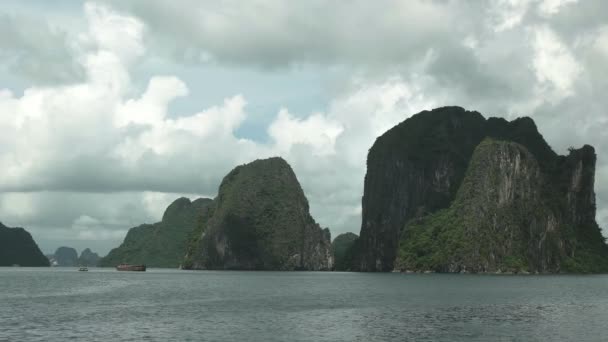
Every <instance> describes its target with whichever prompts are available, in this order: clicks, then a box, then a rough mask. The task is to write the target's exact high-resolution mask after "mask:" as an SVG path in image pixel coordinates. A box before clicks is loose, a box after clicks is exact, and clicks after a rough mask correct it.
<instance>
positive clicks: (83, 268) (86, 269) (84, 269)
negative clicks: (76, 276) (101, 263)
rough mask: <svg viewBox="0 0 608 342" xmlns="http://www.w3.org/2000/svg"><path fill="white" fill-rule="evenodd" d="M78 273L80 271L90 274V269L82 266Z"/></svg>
mask: <svg viewBox="0 0 608 342" xmlns="http://www.w3.org/2000/svg"><path fill="white" fill-rule="evenodd" d="M78 271H79V272H88V271H89V269H88V268H86V266H81V267H80V268H79V269H78Z"/></svg>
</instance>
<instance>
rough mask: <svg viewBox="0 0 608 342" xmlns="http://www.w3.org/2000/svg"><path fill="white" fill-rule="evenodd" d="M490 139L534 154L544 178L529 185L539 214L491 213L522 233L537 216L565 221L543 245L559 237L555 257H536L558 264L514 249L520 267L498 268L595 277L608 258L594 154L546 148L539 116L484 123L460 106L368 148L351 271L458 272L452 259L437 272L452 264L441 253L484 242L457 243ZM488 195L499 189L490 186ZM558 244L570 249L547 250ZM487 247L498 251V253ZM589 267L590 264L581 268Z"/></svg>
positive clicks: (419, 118)
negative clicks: (466, 192)
mask: <svg viewBox="0 0 608 342" xmlns="http://www.w3.org/2000/svg"><path fill="white" fill-rule="evenodd" d="M488 137H489V138H492V139H496V140H499V141H505V142H511V143H517V144H519V145H520V146H522V147H523V148H524V149H525V150H526V153H525V155H528V154H529V155H531V156H532V157H531V158H532V159H533V160H534V163H535V165H537V169H538V172H539V174H540V176H539V177H538V178H536V181H535V182H532V183H530V186H531V187H533V188H534V189H535V193H536V194H537V195H538V199H539V201H537V202H535V203H534V206H532V205H530V206H529V207H531V208H535V210H532V211H525V210H523V209H524V208H519V207H518V206H517V205H513V206H512V207H511V209H509V210H503V211H504V212H500V213H499V211H498V210H496V209H495V208H490V209H489V210H491V211H492V212H493V213H495V214H496V215H505V218H501V219H504V220H506V221H507V222H510V223H511V225H515V226H516V225H519V227H522V225H526V224H528V223H529V222H528V221H527V220H530V219H534V218H536V219H539V220H541V221H542V222H543V223H546V222H545V221H546V220H547V219H549V218H551V219H552V220H554V221H555V222H557V223H555V222H553V223H550V224H551V225H553V224H554V223H555V224H556V225H557V226H556V229H557V232H556V233H547V235H546V236H544V238H546V239H556V240H559V242H556V243H555V244H550V243H549V244H547V245H546V246H547V247H548V248H549V249H548V250H542V251H537V252H538V253H541V254H542V255H544V258H549V259H551V260H545V259H543V257H540V256H539V255H536V254H534V255H527V254H526V255H521V254H520V253H519V252H516V251H514V250H513V251H512V252H513V253H514V254H515V255H517V256H513V257H510V256H508V255H505V256H504V258H503V259H504V260H503V261H505V260H506V261H507V262H508V264H509V265H511V266H513V267H511V266H509V265H502V264H501V265H497V264H496V263H494V264H493V265H494V266H497V267H500V268H505V269H515V268H517V267H519V266H521V265H523V264H525V263H526V262H528V261H530V260H532V259H537V260H541V259H542V260H544V261H546V262H549V263H550V264H551V265H552V266H547V265H537V264H533V265H528V266H526V267H523V266H522V267H520V269H521V270H525V269H538V268H539V267H540V269H545V268H546V267H548V268H551V269H552V270H553V271H558V270H559V271H585V270H586V269H589V268H593V269H594V271H597V270H598V266H597V265H602V264H603V261H602V262H600V261H601V260H604V259H603V258H604V257H603V256H601V255H604V252H603V250H605V248H604V246H605V243H604V241H603V238H601V234H600V231H599V228H598V227H597V224H596V223H595V201H594V199H595V194H594V193H593V186H594V184H593V182H594V173H595V153H594V150H593V148H592V147H590V146H584V147H583V148H581V149H571V151H570V154H569V155H568V156H558V155H557V154H556V153H555V152H554V151H553V150H552V149H551V147H550V146H549V145H548V144H547V143H546V142H545V140H544V138H543V137H542V135H541V134H540V133H539V132H538V129H537V127H536V125H535V123H534V121H533V120H532V119H530V118H526V117H524V118H519V119H516V120H513V121H507V120H504V119H499V118H490V119H487V120H486V119H485V118H484V117H483V116H482V115H481V114H479V113H477V112H470V111H466V110H464V109H463V108H460V107H443V108H438V109H434V110H432V111H424V112H421V113H419V114H416V115H414V116H412V117H411V118H409V119H407V120H405V121H403V122H402V123H400V124H399V125H397V126H395V127H393V128H392V129H390V130H389V131H387V132H386V133H385V134H383V135H382V136H380V137H379V138H378V139H377V140H376V142H375V143H374V145H373V146H372V148H371V149H370V152H369V154H368V159H367V167H368V169H367V174H366V176H365V186H364V196H363V201H362V209H363V212H362V225H361V234H360V238H359V240H358V242H357V247H356V248H353V251H355V255H354V257H353V265H352V266H353V268H355V269H360V270H363V271H390V270H393V269H394V268H400V267H403V261H404V260H406V259H407V260H409V261H408V265H409V266H411V265H412V264H417V265H418V266H416V267H415V268H416V269H423V268H429V269H435V270H445V269H446V268H447V269H451V270H454V269H457V268H458V267H457V266H455V265H457V264H458V262H455V261H454V260H453V259H450V260H449V262H451V263H452V264H450V265H447V264H443V266H441V267H439V266H437V265H439V264H442V263H444V262H446V259H445V258H443V256H446V255H448V254H449V255H452V256H454V257H456V255H455V254H453V253H451V252H450V251H455V250H458V251H462V248H464V249H465V250H466V248H468V247H471V243H470V240H471V239H478V236H475V237H471V236H464V237H462V236H461V237H462V238H459V236H460V235H462V234H460V233H459V232H460V231H461V230H463V229H465V228H466V229H469V227H470V224H469V223H468V222H467V221H466V220H465V218H466V215H464V214H463V212H462V210H461V208H458V207H457V206H456V204H457V203H456V202H455V200H456V198H457V195H458V193H459V192H462V189H463V187H466V188H467V189H472V188H474V187H475V186H476V184H475V180H474V181H473V183H472V184H468V185H466V184H463V182H464V181H465V175H466V174H467V173H468V172H469V171H470V167H471V162H472V158H473V153H474V151H475V150H476V148H477V147H478V146H480V144H481V143H482V141H483V140H484V139H486V138H488ZM503 166H505V165H503ZM497 174H498V173H497ZM487 190H488V193H489V192H491V189H487ZM480 196H481V195H480ZM479 198H482V197H479ZM471 201H472V199H468V200H463V201H461V202H462V203H471ZM480 201H481V200H480ZM472 202H475V201H472ZM517 210H522V212H519V213H518V215H520V216H521V217H520V218H521V220H519V219H512V217H513V215H514V213H515V212H516V211H517ZM497 217H498V216H497ZM447 223H450V224H447ZM546 224H548V223H546ZM426 228H428V229H426ZM461 228H462V229H461ZM511 228H512V231H515V229H514V228H513V227H511ZM466 229H465V230H466ZM479 229H480V230H479V232H478V234H486V233H487V234H490V235H491V236H494V240H495V241H498V240H499V239H500V232H488V231H483V230H481V228H479ZM539 229H540V228H539ZM539 231H540V230H539ZM459 234H460V235H459ZM518 236H519V235H518ZM505 238H508V239H510V240H509V241H511V242H512V243H513V244H514V245H516V244H517V243H518V242H517V241H515V240H513V239H514V237H512V236H509V237H505ZM518 238H519V239H521V241H520V242H521V244H523V245H525V244H526V243H531V242H530V241H531V240H530V239H535V238H538V236H530V235H528V236H526V235H525V234H524V235H521V236H519V237H518ZM443 243H445V245H443ZM560 244H564V246H562V247H560V248H559V251H555V250H552V249H551V248H552V247H549V246H554V245H560ZM400 245H401V246H400ZM475 248H477V247H475ZM480 248H481V247H480ZM484 248H485V249H489V250H491V248H492V247H487V246H486V247H484ZM482 249H483V248H482ZM477 251H479V250H478V249H475V252H477ZM537 252H535V253H537ZM522 253H524V252H522ZM525 253H528V249H526V252H525ZM564 253H565V254H564ZM398 254H399V257H398ZM558 254H559V256H558ZM588 254H589V255H588ZM598 255H600V256H599V259H597V258H596V260H595V261H594V262H593V265H595V266H593V267H591V266H590V265H591V263H590V262H585V261H581V260H583V259H584V260H591V259H592V258H593V257H597V256H598ZM398 258H399V260H397V259H398ZM442 258H443V259H442ZM600 259H601V260H600ZM395 261H398V262H399V264H395ZM449 262H448V264H449ZM501 262H502V261H501ZM583 264H584V265H586V266H584V267H583V266H581V265H583ZM485 266H487V265H485ZM485 266H484V267H485ZM494 266H492V267H494ZM601 267H603V266H601ZM601 267H600V268H601ZM479 269H480V270H482V269H483V267H480V268H479Z"/></svg>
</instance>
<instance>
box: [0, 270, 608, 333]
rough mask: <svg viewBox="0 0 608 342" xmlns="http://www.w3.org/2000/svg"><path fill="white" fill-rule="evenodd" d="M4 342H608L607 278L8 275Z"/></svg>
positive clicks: (0, 327) (0, 311) (1, 322)
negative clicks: (68, 341)
mask: <svg viewBox="0 0 608 342" xmlns="http://www.w3.org/2000/svg"><path fill="white" fill-rule="evenodd" d="M0 289H1V290H0V291H1V292H0V341H67V340H74V341H608V332H607V329H606V327H608V276H604V275H589V276H573V275H555V276H553V275H552V276H548V275H543V276H532V275H529V276H515V275H447V274H398V273H340V272H232V271H179V270H168V269H149V270H148V271H147V272H117V271H115V270H113V269H102V268H97V269H96V268H89V272H78V271H77V269H76V268H0Z"/></svg>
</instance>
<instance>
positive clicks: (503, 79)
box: [0, 0, 608, 255]
mask: <svg viewBox="0 0 608 342" xmlns="http://www.w3.org/2000/svg"><path fill="white" fill-rule="evenodd" d="M607 13H608V2H606V1H603V0H584V1H583V0H579V1H577V0H489V1H454V0H408V1H391V0H387V1H363V0H353V1H319V0H310V1H278V0H252V1H246V2H245V1H236V0H234V1H231V0H225V1H198V0H196V1H195V0H176V1H162V0H157V1H122V0H121V1H119V0H116V1H111V0H108V1H86V2H84V1H67V0H62V1H53V2H50V1H45V0H44V1H43V0H37V1H27V2H24V1H16V0H15V1H11V0H7V1H2V2H0V32H2V34H1V35H0V132H2V133H1V134H0V170H2V172H1V176H0V221H2V222H3V223H4V224H6V225H8V226H21V227H25V228H26V229H28V231H30V232H31V233H32V235H33V236H34V239H35V240H36V241H37V243H38V244H39V246H40V247H41V249H42V250H43V252H45V253H51V252H53V251H54V250H55V249H56V248H57V247H59V246H66V245H67V246H72V247H75V248H76V249H78V250H79V251H80V250H82V249H84V248H86V247H90V248H92V249H93V250H94V251H96V252H99V253H100V254H102V255H103V254H106V253H107V252H108V251H109V250H110V249H111V248H113V247H117V246H118V245H119V244H120V243H121V241H122V239H123V238H124V236H125V234H126V232H127V230H128V229H129V228H131V227H133V226H137V225H139V224H142V223H153V222H157V221H159V220H160V218H161V216H162V214H163V211H164V209H165V208H166V207H167V205H168V204H169V203H171V202H172V201H173V200H175V199H176V198H178V197H181V196H186V197H189V198H191V199H194V198H197V197H210V198H213V197H214V196H215V195H216V194H217V188H218V186H219V184H220V182H221V180H222V178H223V176H224V175H225V174H226V173H227V172H229V171H230V170H231V169H232V168H234V167H235V166H237V165H240V164H244V163H247V162H250V161H252V160H255V159H258V158H266V157H271V156H281V157H283V158H284V159H286V160H287V161H288V162H289V163H290V164H291V166H292V167H293V169H294V171H295V172H296V175H297V177H298V179H299V181H300V183H301V185H302V187H303V189H304V192H305V193H306V196H307V198H308V200H309V202H310V207H311V213H312V215H313V217H314V218H315V219H316V221H317V222H319V224H320V225H321V226H323V227H329V228H330V229H331V231H332V235H333V236H334V237H335V236H336V235H338V234H340V233H344V232H349V231H350V232H355V233H358V232H359V229H360V222H361V196H362V195H363V179H364V176H365V161H366V156H367V152H368V149H369V148H370V147H371V145H372V144H373V142H374V140H375V139H376V137H378V136H379V135H381V134H382V133H383V132H385V131H386V130H388V129H389V128H391V127H392V126H394V125H396V124H397V123H399V122H401V121H403V120H405V119H407V118H408V117H409V116H411V115H413V114H415V113H417V112H419V111H422V110H427V109H432V108H436V107H440V106H446V105H458V106H461V107H464V108H466V109H468V110H477V111H479V112H480V113H482V114H483V115H484V116H486V117H490V116H498V117H505V118H507V119H514V118H517V117H520V116H530V117H532V118H533V119H534V120H535V121H536V124H537V126H538V127H539V130H540V131H541V133H542V134H543V135H544V137H545V139H546V140H547V141H548V142H549V144H550V145H551V146H552V147H553V148H554V150H555V151H556V152H558V153H561V154H564V153H566V151H567V149H568V147H570V146H574V147H580V146H582V145H584V144H590V145H593V146H594V147H595V148H596V152H597V154H598V165H597V171H596V185H595V188H596V193H597V206H598V215H597V219H598V222H599V223H600V226H602V227H608V113H607V112H606V111H607V108H608V96H607V94H608V77H606V76H607V75H608V14H607ZM605 235H608V234H606V233H605Z"/></svg>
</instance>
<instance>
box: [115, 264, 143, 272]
mask: <svg viewBox="0 0 608 342" xmlns="http://www.w3.org/2000/svg"><path fill="white" fill-rule="evenodd" d="M116 270H117V271H133V272H145V271H146V265H130V264H120V265H118V266H116Z"/></svg>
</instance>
